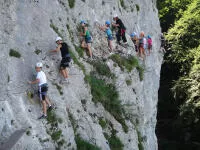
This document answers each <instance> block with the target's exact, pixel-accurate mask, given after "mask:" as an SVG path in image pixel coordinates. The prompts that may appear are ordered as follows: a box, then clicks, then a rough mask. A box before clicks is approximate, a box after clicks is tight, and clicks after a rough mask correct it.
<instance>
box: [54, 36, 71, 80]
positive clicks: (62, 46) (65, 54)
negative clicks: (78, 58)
mask: <svg viewBox="0 0 200 150" xmlns="http://www.w3.org/2000/svg"><path fill="white" fill-rule="evenodd" d="M56 44H57V45H58V47H57V48H56V49H55V50H51V51H50V52H59V51H60V52H61V56H62V60H61V63H60V72H61V74H62V76H63V77H64V82H67V83H69V79H68V78H69V76H68V71H67V69H66V68H67V67H69V63H70V61H71V57H70V54H69V48H68V45H67V44H66V43H65V42H63V40H62V38H61V37H57V38H56Z"/></svg>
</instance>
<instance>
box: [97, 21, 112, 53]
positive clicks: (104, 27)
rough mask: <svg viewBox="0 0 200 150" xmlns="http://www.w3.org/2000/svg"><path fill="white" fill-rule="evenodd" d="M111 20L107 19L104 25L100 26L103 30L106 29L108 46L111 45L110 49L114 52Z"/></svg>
mask: <svg viewBox="0 0 200 150" xmlns="http://www.w3.org/2000/svg"><path fill="white" fill-rule="evenodd" d="M110 24H111V23H110V21H106V22H105V25H104V26H99V28H100V29H101V30H103V31H105V33H106V35H107V40H108V47H109V51H110V52H112V51H113V48H112V40H113V36H112V31H111V29H110Z"/></svg>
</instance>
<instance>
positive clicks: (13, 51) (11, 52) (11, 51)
mask: <svg viewBox="0 0 200 150" xmlns="http://www.w3.org/2000/svg"><path fill="white" fill-rule="evenodd" d="M9 55H10V56H11V57H16V58H20V57H21V54H20V53H19V52H18V51H17V50H14V49H10V53H9Z"/></svg>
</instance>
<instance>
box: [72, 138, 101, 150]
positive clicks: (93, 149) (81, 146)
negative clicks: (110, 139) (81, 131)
mask: <svg viewBox="0 0 200 150" xmlns="http://www.w3.org/2000/svg"><path fill="white" fill-rule="evenodd" d="M75 141H76V145H77V150H100V148H99V147H97V146H95V145H92V144H90V143H89V142H87V141H85V140H83V139H82V138H81V137H79V136H76V137H75Z"/></svg>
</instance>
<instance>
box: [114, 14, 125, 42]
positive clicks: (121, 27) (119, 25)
mask: <svg viewBox="0 0 200 150" xmlns="http://www.w3.org/2000/svg"><path fill="white" fill-rule="evenodd" d="M113 20H114V21H115V23H112V25H113V26H114V27H117V28H118V31H117V34H116V37H117V43H118V44H121V43H120V41H121V38H122V40H123V42H124V44H127V40H126V27H125V26H124V24H123V22H122V21H121V19H119V17H118V15H117V14H115V15H114V16H113Z"/></svg>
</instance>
